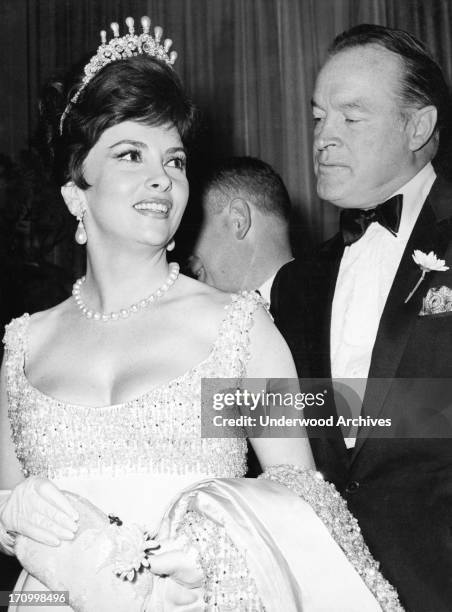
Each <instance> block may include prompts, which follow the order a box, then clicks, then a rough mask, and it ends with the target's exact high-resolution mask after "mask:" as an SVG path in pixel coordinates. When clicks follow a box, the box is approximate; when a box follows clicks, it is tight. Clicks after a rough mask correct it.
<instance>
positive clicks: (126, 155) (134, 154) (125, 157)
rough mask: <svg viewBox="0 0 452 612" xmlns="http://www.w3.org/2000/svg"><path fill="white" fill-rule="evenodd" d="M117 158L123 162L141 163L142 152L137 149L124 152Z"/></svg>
mask: <svg viewBox="0 0 452 612" xmlns="http://www.w3.org/2000/svg"><path fill="white" fill-rule="evenodd" d="M116 157H117V159H120V160H121V161H129V162H139V161H141V152H140V151H138V150H137V149H131V150H130V151H123V152H122V153H118V155H117V156H116Z"/></svg>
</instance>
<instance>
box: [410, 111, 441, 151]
mask: <svg viewBox="0 0 452 612" xmlns="http://www.w3.org/2000/svg"><path fill="white" fill-rule="evenodd" d="M437 121H438V111H437V109H436V106H432V105H431V106H424V107H423V108H419V109H417V110H414V111H412V114H411V117H410V149H411V151H419V149H422V147H423V146H424V145H425V144H427V142H428V141H429V140H430V138H431V137H432V135H433V132H434V131H435V127H436V122H437Z"/></svg>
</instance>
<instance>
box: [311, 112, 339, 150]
mask: <svg viewBox="0 0 452 612" xmlns="http://www.w3.org/2000/svg"><path fill="white" fill-rule="evenodd" d="M339 144H340V138H339V134H338V130H337V127H336V126H335V124H334V123H333V121H332V120H330V119H323V120H322V121H320V122H319V123H317V124H316V127H315V130H314V149H315V150H316V151H322V150H324V149H328V148H329V147H336V146H338V145H339Z"/></svg>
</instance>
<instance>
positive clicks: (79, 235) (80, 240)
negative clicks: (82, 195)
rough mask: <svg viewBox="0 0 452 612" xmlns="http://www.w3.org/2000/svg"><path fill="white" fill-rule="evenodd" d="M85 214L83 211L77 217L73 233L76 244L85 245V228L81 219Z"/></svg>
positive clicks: (86, 237) (86, 238)
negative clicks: (75, 228)
mask: <svg viewBox="0 0 452 612" xmlns="http://www.w3.org/2000/svg"><path fill="white" fill-rule="evenodd" d="M85 212H86V210H85V209H83V210H82V211H81V212H80V213H79V214H78V215H77V221H78V225H77V230H76V232H75V242H76V243H77V244H86V243H87V240H88V236H87V235H86V230H85V226H84V225H83V217H84V216H85Z"/></svg>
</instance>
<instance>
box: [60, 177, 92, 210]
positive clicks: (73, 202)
mask: <svg viewBox="0 0 452 612" xmlns="http://www.w3.org/2000/svg"><path fill="white" fill-rule="evenodd" d="M61 195H62V196H63V199H64V201H65V203H66V206H67V207H68V210H69V212H70V213H71V215H74V217H77V218H80V217H82V216H83V212H84V211H85V210H86V197H85V193H84V191H83V189H80V187H77V185H76V184H75V183H74V181H69V182H67V183H66V184H65V185H63V186H62V187H61Z"/></svg>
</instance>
